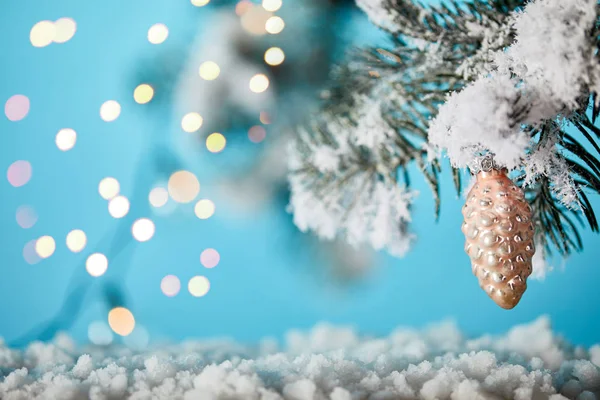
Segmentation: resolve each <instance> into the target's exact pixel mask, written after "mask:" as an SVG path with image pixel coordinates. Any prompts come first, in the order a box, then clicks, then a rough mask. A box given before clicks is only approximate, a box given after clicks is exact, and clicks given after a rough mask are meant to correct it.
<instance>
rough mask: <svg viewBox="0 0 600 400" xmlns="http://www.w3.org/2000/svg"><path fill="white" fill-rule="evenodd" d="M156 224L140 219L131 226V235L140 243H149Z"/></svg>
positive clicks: (146, 219)
mask: <svg viewBox="0 0 600 400" xmlns="http://www.w3.org/2000/svg"><path fill="white" fill-rule="evenodd" d="M155 229H156V228H155V226H154V222H152V220H150V219H148V218H140V219H138V220H137V221H135V222H134V223H133V225H132V226H131V234H132V235H133V237H134V239H135V240H137V241H138V242H147V241H148V240H150V239H152V236H154V231H155Z"/></svg>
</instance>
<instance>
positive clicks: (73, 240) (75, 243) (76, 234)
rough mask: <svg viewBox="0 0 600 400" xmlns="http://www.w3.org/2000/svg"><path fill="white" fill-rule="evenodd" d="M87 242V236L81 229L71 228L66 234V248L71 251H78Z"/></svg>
mask: <svg viewBox="0 0 600 400" xmlns="http://www.w3.org/2000/svg"><path fill="white" fill-rule="evenodd" d="M86 244H87V236H86V235H85V232H84V231H82V230H81V229H73V230H72V231H71V232H69V233H68V234H67V248H68V249H69V250H71V251H72V252H73V253H79V252H80V251H81V250H83V249H84V248H85V245H86Z"/></svg>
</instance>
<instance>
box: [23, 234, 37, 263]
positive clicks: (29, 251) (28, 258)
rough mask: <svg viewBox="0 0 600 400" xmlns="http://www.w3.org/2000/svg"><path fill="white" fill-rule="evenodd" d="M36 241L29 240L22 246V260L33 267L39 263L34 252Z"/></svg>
mask: <svg viewBox="0 0 600 400" xmlns="http://www.w3.org/2000/svg"><path fill="white" fill-rule="evenodd" d="M35 243H36V240H30V241H29V242H27V243H25V246H23V258H24V259H25V262H26V263H27V264H30V265H33V264H37V263H39V262H40V261H41V258H40V256H38V254H37V253H36V251H35Z"/></svg>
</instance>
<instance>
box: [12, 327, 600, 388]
mask: <svg viewBox="0 0 600 400" xmlns="http://www.w3.org/2000/svg"><path fill="white" fill-rule="evenodd" d="M599 362H600V346H598V345H595V346H592V347H591V348H590V349H585V348H581V347H574V346H571V345H569V344H568V343H566V342H565V341H563V340H562V339H561V338H560V337H558V336H557V335H556V333H554V332H553V331H552V328H551V326H550V322H549V319H548V318H546V317H541V318H539V319H537V320H535V321H533V322H532V323H529V324H526V325H521V326H516V327H514V328H513V329H511V330H510V331H509V332H507V333H506V334H505V335H502V336H498V337H495V336H490V335H485V336H482V337H479V338H474V339H473V338H467V337H466V336H465V335H464V334H463V333H462V332H460V331H459V330H458V329H457V328H456V326H455V325H454V324H452V323H442V324H438V325H436V326H432V327H430V328H428V329H425V330H422V331H418V330H413V329H405V328H399V329H397V330H395V331H394V332H392V333H391V334H390V335H389V336H387V337H382V338H376V337H366V336H362V335H359V334H357V333H356V332H355V331H354V330H353V329H351V328H348V327H334V326H331V325H327V324H320V325H317V326H315V327H314V328H313V329H312V330H311V331H310V332H306V333H305V332H300V331H291V332H289V333H288V334H287V335H286V340H285V343H284V344H283V345H281V346H280V345H279V344H278V343H277V342H276V341H274V340H273V339H265V340H263V341H262V342H261V343H260V345H259V346H256V347H247V346H242V345H240V344H236V343H234V342H231V341H226V340H222V341H191V342H184V343H181V344H177V345H166V346H160V347H155V348H152V349H148V350H145V351H144V352H136V351H133V350H130V349H127V348H124V347H115V346H112V347H106V348H103V347H83V348H78V347H77V346H76V345H75V344H74V343H73V341H72V340H71V339H70V338H69V337H68V336H66V335H64V334H63V335H59V336H58V337H57V338H56V339H55V340H54V341H53V342H52V343H39V342H38V343H32V344H30V345H29V346H28V347H27V348H26V349H24V350H15V349H10V348H8V347H7V346H5V345H4V344H3V343H2V342H0V398H1V399H3V400H16V399H59V400H61V399H86V398H90V399H95V400H100V399H106V400H109V399H125V398H130V399H139V400H141V399H185V400H188V399H202V400H204V399H267V400H275V399H289V400H309V399H331V400H351V399H352V400H358V399H372V400H384V399H452V400H463V399H464V400H483V399H517V400H521V399H535V400H537V399H551V400H559V399H565V398H569V399H578V400H587V399H596V396H600V368H599V367H598V363H599Z"/></svg>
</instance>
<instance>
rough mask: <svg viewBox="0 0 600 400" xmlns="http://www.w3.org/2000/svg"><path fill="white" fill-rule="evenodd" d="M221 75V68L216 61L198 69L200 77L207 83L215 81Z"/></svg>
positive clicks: (201, 65) (205, 63) (208, 62)
mask: <svg viewBox="0 0 600 400" xmlns="http://www.w3.org/2000/svg"><path fill="white" fill-rule="evenodd" d="M220 73H221V68H219V65H218V64H217V63H216V62H214V61H205V62H203V63H202V64H200V68H198V74H199V75H200V77H201V78H202V79H204V80H206V81H214V80H215V79H217V78H218V77H219V74H220Z"/></svg>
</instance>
